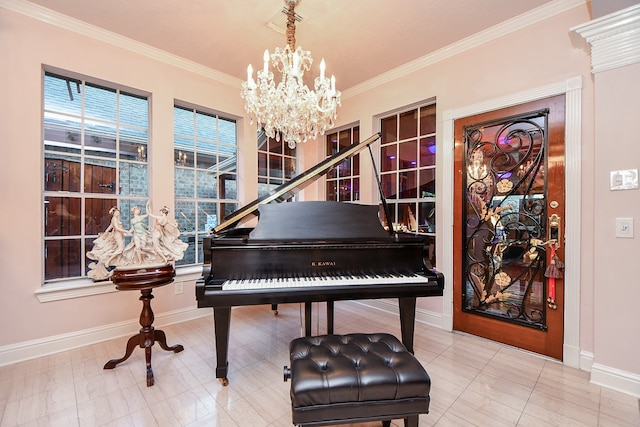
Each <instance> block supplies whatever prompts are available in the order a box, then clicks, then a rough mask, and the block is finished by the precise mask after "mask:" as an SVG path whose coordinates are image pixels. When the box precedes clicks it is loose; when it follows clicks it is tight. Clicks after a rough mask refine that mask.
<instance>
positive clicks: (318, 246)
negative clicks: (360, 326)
mask: <svg viewBox="0 0 640 427" xmlns="http://www.w3.org/2000/svg"><path fill="white" fill-rule="evenodd" d="M379 137H380V135H379V134H375V135H373V136H371V137H370V138H368V139H367V140H365V141H362V142H358V143H354V144H352V145H350V146H348V147H345V148H344V149H342V150H340V151H339V152H338V153H336V154H334V155H333V156H331V157H329V158H328V159H326V160H324V161H323V162H321V163H319V164H318V165H316V166H314V167H313V168H311V169H310V170H308V171H306V172H305V173H303V174H301V175H299V176H297V177H295V178H293V179H292V180H290V181H289V182H287V183H285V184H283V185H281V186H280V187H278V188H276V189H275V190H273V191H272V192H271V193H270V194H268V195H265V196H263V197H261V198H259V199H257V200H256V201H254V202H252V203H250V204H248V205H246V206H244V207H243V208H241V209H239V210H238V211H236V212H234V213H232V214H231V215H229V216H228V217H227V218H225V220H224V221H223V222H222V223H221V224H220V225H218V226H216V227H215V228H214V229H213V230H212V233H211V237H207V238H205V239H204V242H203V252H204V266H203V275H202V277H201V278H200V279H199V280H198V281H197V283H196V298H197V301H198V307H199V308H201V307H213V314H214V328H215V343H216V378H218V379H219V380H220V381H221V383H222V384H223V385H227V384H228V380H227V371H228V360H227V359H228V346H229V338H230V337H229V327H230V321H231V307H233V306H244V305H257V304H265V305H269V304H270V305H271V306H272V307H274V308H275V307H276V306H277V304H284V303H304V304H305V333H306V335H307V336H309V335H311V304H312V303H313V302H326V303H327V332H328V333H333V322H334V319H333V304H334V301H340V300H361V299H379V298H398V303H399V311H400V326H401V333H402V341H403V343H404V345H405V346H406V347H407V349H408V350H409V351H411V352H412V353H413V336H414V323H415V308H416V297H428V296H441V295H442V293H443V288H444V277H443V275H442V274H441V273H439V272H437V271H435V270H433V269H430V268H429V266H428V261H427V249H426V246H427V243H428V240H427V239H428V238H427V237H426V236H424V235H420V234H417V233H406V232H405V233H399V232H394V231H393V230H392V229H391V230H387V229H385V227H383V225H382V222H381V220H380V217H379V216H380V209H379V208H378V206H375V205H371V206H370V205H360V204H354V203H338V202H322V201H307V202H292V203H271V202H277V201H284V200H287V199H288V198H290V197H291V195H292V194H295V192H296V191H298V190H299V189H300V188H302V187H304V186H305V185H306V184H308V183H309V182H311V181H313V180H315V179H316V178H318V177H319V176H322V175H323V174H325V173H326V172H327V171H329V170H330V169H331V168H332V167H334V166H335V165H337V164H339V163H340V162H342V161H344V160H345V159H346V158H349V157H351V156H353V155H354V154H355V153H357V152H358V151H360V150H362V149H363V148H365V147H367V148H369V151H370V153H371V157H372V160H373V154H372V152H371V148H370V145H371V143H373V142H374V141H375V140H377V139H378V138H379ZM376 174H377V172H376ZM382 202H383V208H384V212H385V214H386V217H387V218H389V213H388V209H387V207H386V202H385V200H384V197H383V198H382ZM252 214H253V215H257V216H258V222H257V225H256V226H255V227H253V228H249V227H237V225H238V223H239V222H240V221H242V220H243V219H245V218H246V217H247V216H249V215H252ZM386 222H387V223H388V224H391V223H392V221H390V220H387V221H386Z"/></svg>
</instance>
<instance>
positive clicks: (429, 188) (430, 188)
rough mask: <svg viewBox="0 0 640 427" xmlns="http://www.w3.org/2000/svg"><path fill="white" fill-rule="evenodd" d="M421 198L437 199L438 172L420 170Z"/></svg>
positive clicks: (432, 169) (431, 169)
mask: <svg viewBox="0 0 640 427" xmlns="http://www.w3.org/2000/svg"><path fill="white" fill-rule="evenodd" d="M420 197H436V170H435V169H434V168H430V169H420Z"/></svg>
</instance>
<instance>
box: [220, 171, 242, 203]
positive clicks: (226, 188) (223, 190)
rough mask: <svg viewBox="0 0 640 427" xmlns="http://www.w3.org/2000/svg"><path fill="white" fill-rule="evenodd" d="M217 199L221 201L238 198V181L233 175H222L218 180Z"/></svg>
mask: <svg viewBox="0 0 640 427" xmlns="http://www.w3.org/2000/svg"><path fill="white" fill-rule="evenodd" d="M218 187H219V197H220V198H221V199H237V198H238V179H237V176H236V175H235V174H231V173H224V174H222V175H220V176H219V178H218Z"/></svg>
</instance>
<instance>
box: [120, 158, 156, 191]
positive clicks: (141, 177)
mask: <svg viewBox="0 0 640 427" xmlns="http://www.w3.org/2000/svg"><path fill="white" fill-rule="evenodd" d="M148 177H149V170H148V167H147V165H146V164H139V163H130V162H120V194H122V195H136V196H148V195H149V183H148V179H149V178H148Z"/></svg>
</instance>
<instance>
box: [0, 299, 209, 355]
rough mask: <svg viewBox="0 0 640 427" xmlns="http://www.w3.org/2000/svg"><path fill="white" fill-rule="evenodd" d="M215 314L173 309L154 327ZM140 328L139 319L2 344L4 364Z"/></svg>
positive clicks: (124, 333)
mask: <svg viewBox="0 0 640 427" xmlns="http://www.w3.org/2000/svg"><path fill="white" fill-rule="evenodd" d="M211 315H212V311H211V310H210V309H197V308H195V307H191V308H187V309H183V310H176V311H170V312H167V313H161V314H156V315H155V321H154V327H156V328H160V327H162V326H167V325H172V324H174V323H181V322H186V321H189V320H193V319H198V318H200V317H205V316H211ZM139 328H140V324H139V320H138V318H136V319H131V320H127V321H124V322H118V323H113V324H110V325H103V326H99V327H96V328H90V329H84V330H81V331H74V332H70V333H66V334H61V335H54V336H50V337H45V338H41V339H37V340H31V341H24V342H20V343H16V344H10V345H7V346H4V347H0V366H4V365H10V364H13V363H17V362H22V361H25V360H30V359H35V358H38V357H42V356H47V355H49V354H54V353H59V352H61V351H66V350H71V349H74V348H78V347H83V346H86V345H91V344H94V343H97V342H102V341H106V340H110V339H114V338H118V337H122V336H128V335H133V333H132V331H137V330H138V329H139Z"/></svg>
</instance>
